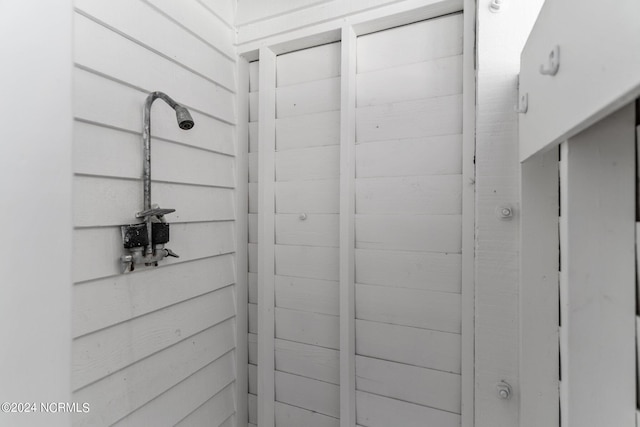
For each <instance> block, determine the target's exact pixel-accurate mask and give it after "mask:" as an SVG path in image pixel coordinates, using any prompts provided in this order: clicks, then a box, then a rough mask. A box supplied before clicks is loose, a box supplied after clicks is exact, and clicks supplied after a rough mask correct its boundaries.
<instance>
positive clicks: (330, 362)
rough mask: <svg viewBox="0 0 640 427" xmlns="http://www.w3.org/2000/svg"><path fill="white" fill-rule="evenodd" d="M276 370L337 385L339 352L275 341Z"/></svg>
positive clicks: (338, 380) (338, 379)
mask: <svg viewBox="0 0 640 427" xmlns="http://www.w3.org/2000/svg"><path fill="white" fill-rule="evenodd" d="M276 370H278V371H281V372H287V373H290V374H296V375H301V376H304V377H308V378H313V379H316V380H320V381H325V382H328V383H332V384H339V383H340V352H339V351H337V350H332V349H328V348H324V347H318V346H315V345H307V344H302V343H297V342H293V341H286V340H280V339H277V340H276Z"/></svg>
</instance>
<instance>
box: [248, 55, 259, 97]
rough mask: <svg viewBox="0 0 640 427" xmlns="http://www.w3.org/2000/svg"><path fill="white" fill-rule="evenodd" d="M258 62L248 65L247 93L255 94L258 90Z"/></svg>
mask: <svg viewBox="0 0 640 427" xmlns="http://www.w3.org/2000/svg"><path fill="white" fill-rule="evenodd" d="M259 73H260V61H253V62H250V63H249V92H257V91H259V90H260V79H259V77H258V76H259Z"/></svg>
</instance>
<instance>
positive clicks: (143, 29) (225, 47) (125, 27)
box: [75, 0, 235, 91]
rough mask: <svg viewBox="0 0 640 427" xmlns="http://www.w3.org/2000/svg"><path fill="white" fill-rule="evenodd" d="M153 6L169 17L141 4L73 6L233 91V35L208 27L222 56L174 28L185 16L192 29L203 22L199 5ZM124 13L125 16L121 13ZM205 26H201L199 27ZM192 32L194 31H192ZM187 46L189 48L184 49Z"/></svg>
mask: <svg viewBox="0 0 640 427" xmlns="http://www.w3.org/2000/svg"><path fill="white" fill-rule="evenodd" d="M152 1H153V4H154V5H155V6H156V7H158V6H159V7H161V8H162V9H163V11H164V12H165V13H166V12H169V15H163V14H161V13H158V10H157V9H154V8H153V7H150V6H149V4H148V3H145V2H142V1H129V0H114V1H111V2H109V4H105V3H101V2H92V1H88V0H79V1H77V2H76V3H75V7H76V9H78V10H81V11H82V12H83V14H86V15H90V16H92V17H93V18H95V19H97V20H98V21H100V22H103V23H105V24H106V25H108V26H109V27H110V28H115V29H116V30H117V31H118V32H121V33H123V34H126V35H127V36H128V37H130V38H132V39H134V40H136V41H137V42H139V43H140V44H142V45H144V46H146V47H148V48H150V49H151V50H153V51H154V52H158V53H160V54H161V55H162V56H163V57H165V58H167V59H171V60H173V61H175V62H178V63H180V64H182V65H183V66H184V67H186V68H189V69H190V70H193V71H195V72H197V73H199V74H200V75H202V76H205V77H207V78H208V79H211V80H213V81H215V82H217V83H219V84H220V85H222V86H224V87H226V88H227V89H229V90H232V91H234V90H235V67H234V63H233V61H232V60H231V59H229V57H231V58H233V56H232V54H233V40H232V36H233V32H232V31H231V30H229V29H228V28H226V27H223V26H221V25H211V24H209V25H208V26H207V27H208V28H210V30H209V31H213V32H216V33H217V34H216V35H217V40H218V41H217V42H216V43H215V44H214V46H216V47H217V48H218V49H219V50H221V51H223V52H225V55H227V56H224V55H221V54H220V52H218V51H217V50H215V49H212V48H211V46H210V45H208V44H207V43H204V42H203V41H202V40H201V39H199V38H197V37H194V36H193V35H192V34H190V33H189V32H188V31H185V29H184V27H181V26H179V25H177V24H176V23H175V22H173V21H172V20H170V19H168V16H170V17H171V18H172V19H174V20H176V21H178V22H180V21H181V20H182V21H184V20H185V17H188V18H187V19H188V21H189V22H188V23H189V24H190V26H187V27H186V28H190V29H193V28H194V27H195V26H196V25H197V24H198V23H199V21H200V22H202V21H204V20H205V19H206V14H204V15H203V13H202V12H203V8H202V6H201V5H200V4H199V3H197V2H194V1H190V2H186V3H185V4H184V5H182V7H171V5H167V3H170V2H167V1H166V0H152ZM124 10H126V13H122V11H124ZM201 26H202V27H204V25H201ZM192 31H193V30H192ZM186 46H188V48H185V47H186Z"/></svg>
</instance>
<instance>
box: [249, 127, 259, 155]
mask: <svg viewBox="0 0 640 427" xmlns="http://www.w3.org/2000/svg"><path fill="white" fill-rule="evenodd" d="M258 151H260V150H259V147H258V122H253V123H249V152H250V153H257V152H258Z"/></svg>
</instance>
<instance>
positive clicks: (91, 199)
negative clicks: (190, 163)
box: [73, 176, 235, 227]
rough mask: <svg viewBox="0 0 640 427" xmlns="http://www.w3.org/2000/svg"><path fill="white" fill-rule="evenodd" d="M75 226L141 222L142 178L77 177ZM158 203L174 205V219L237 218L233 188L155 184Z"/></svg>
mask: <svg viewBox="0 0 640 427" xmlns="http://www.w3.org/2000/svg"><path fill="white" fill-rule="evenodd" d="M73 189H74V194H75V197H74V202H73V208H74V226H76V227H96V226H101V227H104V226H109V225H122V224H131V223H137V222H140V220H139V219H138V218H136V213H137V212H139V211H141V210H142V209H143V204H142V201H143V197H142V194H143V190H142V182H141V181H131V180H123V179H110V178H99V177H84V176H83V177H75V178H74V180H73ZM151 194H152V195H153V201H154V203H158V204H159V205H160V206H162V207H171V208H173V209H175V210H176V212H174V213H171V214H169V215H167V217H166V219H167V221H168V222H169V223H172V222H181V223H183V222H203V221H229V220H233V219H234V205H235V203H234V192H233V190H232V189H223V188H211V187H199V186H198V187H196V186H189V185H182V184H164V183H152V186H151Z"/></svg>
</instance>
